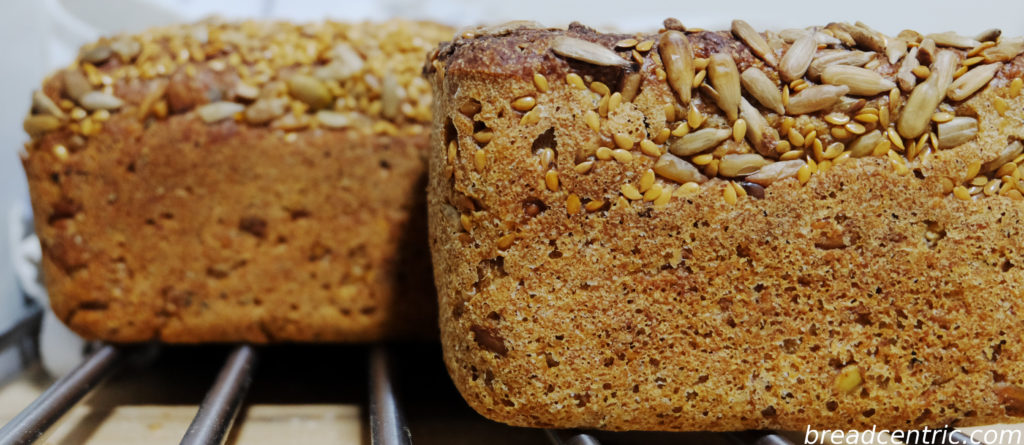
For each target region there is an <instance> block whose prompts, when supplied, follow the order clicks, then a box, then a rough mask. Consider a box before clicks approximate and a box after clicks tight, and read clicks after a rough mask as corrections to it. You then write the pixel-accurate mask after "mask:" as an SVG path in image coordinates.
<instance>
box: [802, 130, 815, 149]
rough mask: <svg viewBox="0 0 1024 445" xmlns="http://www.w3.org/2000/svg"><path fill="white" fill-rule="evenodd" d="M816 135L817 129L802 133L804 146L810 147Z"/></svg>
mask: <svg viewBox="0 0 1024 445" xmlns="http://www.w3.org/2000/svg"><path fill="white" fill-rule="evenodd" d="M817 137H818V131H817V130H811V131H810V132H808V133H807V134H805V135H804V148H810V147H811V146H812V145H813V144H814V141H816V140H818V139H817Z"/></svg>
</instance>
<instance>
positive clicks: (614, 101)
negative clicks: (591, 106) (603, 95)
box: [608, 91, 622, 113]
mask: <svg viewBox="0 0 1024 445" xmlns="http://www.w3.org/2000/svg"><path fill="white" fill-rule="evenodd" d="M621 104H622V94H621V93H619V92H618V91H616V92H614V93H612V95H611V96H609V97H608V112H609V113H614V112H615V110H616V109H618V108H619V105H621Z"/></svg>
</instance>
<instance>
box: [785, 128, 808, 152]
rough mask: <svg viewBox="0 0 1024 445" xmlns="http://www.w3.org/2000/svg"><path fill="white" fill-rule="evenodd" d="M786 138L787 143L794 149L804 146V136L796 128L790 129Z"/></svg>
mask: <svg viewBox="0 0 1024 445" xmlns="http://www.w3.org/2000/svg"><path fill="white" fill-rule="evenodd" d="M786 136H787V137H788V138H789V143H790V144H793V146H794V147H803V146H804V136H803V135H802V134H800V132H799V131H797V130H796V128H790V129H789V133H788V134H787V135H786Z"/></svg>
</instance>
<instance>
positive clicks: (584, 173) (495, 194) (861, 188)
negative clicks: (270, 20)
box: [426, 20, 1024, 430]
mask: <svg viewBox="0 0 1024 445" xmlns="http://www.w3.org/2000/svg"><path fill="white" fill-rule="evenodd" d="M665 26H666V29H663V30H662V31H661V32H659V33H657V34H649V35H648V34H638V35H609V34H601V33H597V32H594V31H592V30H590V29H588V28H585V27H583V26H580V25H572V26H570V27H569V28H568V30H554V29H543V28H538V27H535V26H531V25H529V24H513V25H507V26H502V27H497V28H491V29H481V30H476V31H469V32H466V33H465V34H463V35H462V36H461V37H459V38H457V39H456V40H455V41H454V42H451V43H448V44H445V45H442V47H441V48H440V49H439V51H438V52H437V53H436V54H435V55H434V56H433V58H432V59H431V61H430V63H429V64H428V66H427V69H426V70H427V73H428V75H429V76H430V77H431V79H432V81H433V85H434V92H435V102H434V103H435V113H434V119H435V124H434V133H433V140H432V144H431V155H430V172H431V178H430V187H429V198H428V199H429V201H428V207H429V214H430V218H429V222H430V242H431V247H432V250H433V257H434V266H435V277H436V282H437V287H438V292H439V298H440V308H441V314H440V317H441V327H442V339H443V344H444V355H445V360H446V362H447V365H448V368H449V370H450V372H451V375H452V378H453V380H454V381H455V383H456V385H457V386H458V388H459V390H460V391H461V392H462V394H463V396H465V398H466V399H467V400H468V401H469V403H470V404H471V405H472V406H473V407H474V408H476V409H477V410H478V411H479V412H481V413H483V414H484V415H486V416H488V417H490V418H492V419H496V420H499V421H502V422H507V423H511V424H515V425H527V426H535V427H537V426H546V427H596V428H607V429H616V430H624V429H655V430H737V429H746V428H787V429H800V430H802V429H803V428H806V427H807V426H808V425H809V426H810V427H812V428H815V427H824V428H845V427H865V426H866V427H868V428H870V426H871V425H879V426H880V427H881V426H885V427H889V428H894V427H900V428H911V427H920V426H925V425H929V426H942V425H944V424H950V425H970V424H983V423H992V422H1001V421H1007V420H1009V419H1011V418H1014V417H1020V416H1022V415H1024V365H1022V363H1024V361H1022V360H1024V355H1022V354H1024V344H1022V343H1021V341H1020V338H1022V336H1024V329H1022V326H1024V325H1022V320H1024V287H1022V283H1024V254H1022V252H1024V250H1022V249H1024V230H1022V225H1021V224H1022V223H1024V201H1021V197H1022V195H1021V192H1022V191H1024V188H1022V187H1021V185H1022V184H1021V183H1020V182H1019V178H1020V170H1018V168H1017V167H1018V163H1020V162H1021V161H1022V160H1024V159H1022V157H1021V156H1019V155H1020V153H1021V146H1020V142H1019V141H1020V139H1021V138H1022V137H1024V127H1022V126H1021V122H1022V119H1024V99H1022V98H1021V96H1020V91H1021V86H1022V85H1021V79H1020V77H1021V73H1022V66H1024V62H1022V59H1021V57H1019V54H1020V52H1021V50H1022V49H1024V46H1022V45H1024V41H1021V40H1020V39H1018V38H1011V37H1006V36H999V33H998V32H991V33H987V34H986V35H983V36H979V37H978V38H977V39H975V38H973V37H964V36H958V35H955V34H952V33H946V34H936V35H925V36H922V35H920V34H918V33H915V32H912V31H905V32H903V33H900V35H899V36H898V37H893V36H888V37H887V36H883V35H881V34H880V33H878V32H877V31H875V30H873V29H871V28H869V27H867V26H864V25H861V24H857V25H850V24H844V23H834V24H830V25H829V26H827V27H824V28H814V30H811V31H809V30H803V29H801V30H787V31H784V32H779V33H776V32H768V33H759V32H756V31H754V30H752V29H750V27H749V25H746V24H745V23H743V22H739V21H737V22H736V23H734V26H733V29H732V32H710V31H702V30H686V29H685V28H683V27H682V25H681V24H679V22H678V21H674V20H669V21H666V23H665Z"/></svg>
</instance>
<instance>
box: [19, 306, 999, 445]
mask: <svg viewBox="0 0 1024 445" xmlns="http://www.w3.org/2000/svg"><path fill="white" fill-rule="evenodd" d="M41 313H42V309H41V308H38V307H34V308H32V310H31V311H29V313H28V315H27V316H26V317H24V318H23V319H22V320H21V321H19V322H18V323H15V324H14V326H12V327H11V328H10V329H8V330H7V331H4V332H0V352H2V351H3V350H4V349H5V348H8V347H11V346H12V345H14V344H18V343H20V342H24V341H27V340H31V339H33V338H34V337H35V336H36V335H37V333H38V328H39V321H40V317H41ZM146 353H147V351H146V348H144V347H130V346H114V345H102V346H100V347H99V348H98V349H96V350H95V351H94V352H92V353H91V354H90V355H89V356H88V357H86V358H85V360H83V362H82V363H81V364H80V365H79V366H78V367H77V368H75V369H74V370H73V371H71V372H70V373H69V374H67V375H66V376H64V377H63V378H61V379H59V380H57V381H56V382H54V383H53V384H52V385H51V386H50V387H49V388H48V389H47V390H46V391H45V392H44V393H43V394H42V395H40V396H39V398H37V399H36V400H35V401H34V402H32V403H31V404H30V405H29V406H28V407H26V408H25V409H24V410H23V411H22V412H21V413H20V414H18V415H17V416H16V417H15V418H14V419H12V420H11V421H10V422H8V423H7V424H6V425H4V426H3V427H2V428H0V445H23V444H32V443H34V442H36V441H37V440H38V439H40V438H41V437H42V436H43V435H44V434H45V433H46V431H47V429H48V428H50V427H51V426H53V425H54V424H55V423H56V422H57V421H58V420H59V419H60V418H61V416H63V415H64V414H65V413H66V412H67V411H68V410H70V409H71V408H72V407H73V406H74V405H75V404H76V403H77V402H78V401H80V400H81V399H82V398H83V397H85V396H86V395H87V394H88V393H89V391H91V390H92V389H93V388H95V387H97V386H98V385H99V384H100V383H102V382H103V381H104V380H105V379H107V378H108V377H110V376H111V375H112V374H113V373H114V372H115V371H116V370H117V369H118V368H119V367H121V366H122V365H123V364H124V363H125V362H127V361H130V360H131V359H132V358H133V357H138V356H142V355H144V354H146ZM259 355H260V349H259V348H257V347H254V346H252V345H244V344H243V345H237V346H235V347H233V348H232V349H231V351H230V353H229V354H228V356H227V359H226V360H225V362H224V365H223V366H222V367H221V369H220V372H219V374H218V375H217V377H216V379H215V380H214V382H213V385H212V386H211V387H210V389H209V390H208V392H207V393H206V396H205V398H204V399H203V401H202V403H201V404H200V406H199V409H198V411H197V413H196V415H195V418H194V419H193V420H192V423H191V425H190V426H189V427H188V430H187V431H186V433H185V435H184V437H183V438H182V439H181V443H182V444H187V445H211V444H222V443H224V440H225V438H227V437H228V433H229V431H230V430H231V427H232V425H233V423H234V421H235V418H236V417H237V414H238V412H239V409H240V407H241V406H242V404H243V402H244V401H245V398H246V394H247V392H248V390H249V387H250V386H251V384H252V382H253V375H254V371H255V369H256V366H257V362H258V360H257V359H258V356H259ZM393 361H394V357H393V355H392V352H391V351H389V349H388V347H387V346H383V345H378V346H374V347H372V349H371V350H370V354H369V360H368V362H369V382H368V388H369V413H368V414H369V419H368V421H369V430H370V442H371V444H373V445H412V443H413V437H412V434H411V430H410V428H409V426H408V424H407V422H406V419H405V417H404V415H403V412H402V408H401V405H400V403H399V400H398V398H397V396H396V391H395V388H394V383H395V382H394V380H393V379H394V377H393V365H392V362H393ZM950 433H951V434H949V435H948V443H950V444H953V443H957V444H967V445H981V444H978V443H977V442H974V441H972V440H971V439H970V438H969V437H968V436H967V435H965V434H962V433H960V432H958V431H951V432H950ZM544 436H545V437H546V438H547V440H548V441H549V442H550V443H551V444H552V445H600V444H601V442H600V441H599V440H598V439H597V438H596V437H595V436H594V435H591V434H588V433H583V432H576V431H561V430H544ZM724 438H725V439H726V440H727V441H728V442H730V443H733V444H736V445H792V444H793V442H792V441H790V440H789V439H787V438H786V437H784V436H783V435H780V434H776V433H774V432H770V431H746V432H736V433H724ZM908 445H913V444H908Z"/></svg>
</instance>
